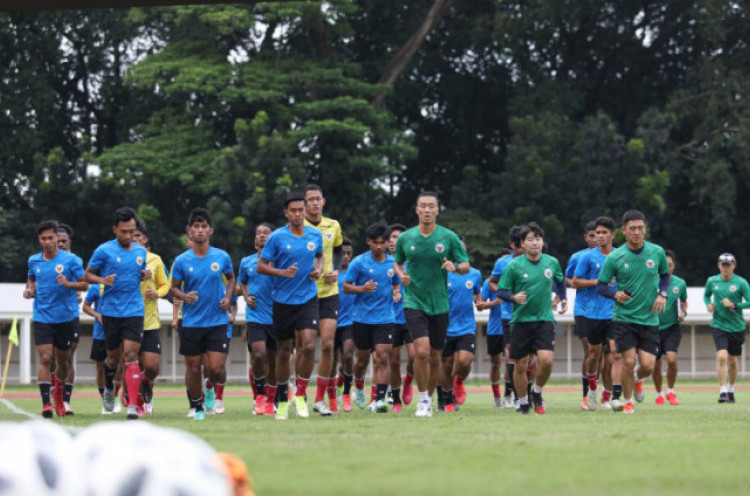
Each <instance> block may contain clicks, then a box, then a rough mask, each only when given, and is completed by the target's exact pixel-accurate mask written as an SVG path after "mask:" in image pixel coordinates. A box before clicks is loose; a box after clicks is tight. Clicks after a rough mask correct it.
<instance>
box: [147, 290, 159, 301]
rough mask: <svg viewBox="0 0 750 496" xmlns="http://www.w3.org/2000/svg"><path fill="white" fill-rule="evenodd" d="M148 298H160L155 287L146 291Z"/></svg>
mask: <svg viewBox="0 0 750 496" xmlns="http://www.w3.org/2000/svg"><path fill="white" fill-rule="evenodd" d="M144 295H145V296H146V299H147V300H152V301H153V300H158V299H159V293H157V292H156V290H154V288H148V289H147V290H146V292H145V293H144Z"/></svg>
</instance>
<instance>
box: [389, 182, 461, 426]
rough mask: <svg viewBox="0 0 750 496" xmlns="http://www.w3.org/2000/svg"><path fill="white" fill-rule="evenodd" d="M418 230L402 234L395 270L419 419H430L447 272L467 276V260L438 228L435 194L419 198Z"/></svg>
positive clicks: (445, 320)
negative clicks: (401, 290)
mask: <svg viewBox="0 0 750 496" xmlns="http://www.w3.org/2000/svg"><path fill="white" fill-rule="evenodd" d="M415 210H416V213H417V217H418V218H419V224H418V225H417V226H416V227H412V228H411V229H408V230H407V231H406V232H403V233H401V236H399V237H398V241H397V242H396V254H395V255H394V261H395V262H396V263H395V265H394V268H395V269H396V275H397V276H398V277H399V279H400V280H401V282H402V283H403V285H404V315H405V316H406V323H407V326H408V328H409V332H411V336H412V338H413V339H414V348H415V352H416V355H415V357H414V375H415V376H416V379H417V388H418V389H419V403H418V404H417V411H416V414H415V415H416V416H417V417H432V393H433V392H434V391H435V386H436V385H437V381H438V377H439V374H440V369H441V367H440V359H441V354H442V350H443V348H444V347H445V337H446V333H447V331H448V310H449V306H448V272H458V273H459V274H466V273H467V272H469V268H470V266H469V256H468V255H467V254H466V250H465V249H464V247H463V245H461V240H459V239H458V236H457V235H456V233H454V232H453V231H451V230H449V229H446V228H444V227H442V226H439V225H438V224H437V217H438V214H439V213H440V201H439V199H438V196H437V193H434V192H430V191H424V192H422V193H420V194H419V196H418V197H417V205H416V209H415Z"/></svg>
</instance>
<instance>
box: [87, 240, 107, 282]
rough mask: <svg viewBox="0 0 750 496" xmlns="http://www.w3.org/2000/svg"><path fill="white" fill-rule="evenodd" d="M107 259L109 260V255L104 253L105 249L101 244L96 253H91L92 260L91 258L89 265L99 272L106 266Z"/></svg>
mask: <svg viewBox="0 0 750 496" xmlns="http://www.w3.org/2000/svg"><path fill="white" fill-rule="evenodd" d="M106 261H107V256H106V254H105V253H104V249H103V248H102V247H101V246H99V247H98V248H97V249H96V250H94V254H93V255H91V260H89V267H91V268H92V269H94V270H95V271H97V272H99V271H100V270H102V268H103V267H104V264H105V263H106ZM100 275H102V274H100Z"/></svg>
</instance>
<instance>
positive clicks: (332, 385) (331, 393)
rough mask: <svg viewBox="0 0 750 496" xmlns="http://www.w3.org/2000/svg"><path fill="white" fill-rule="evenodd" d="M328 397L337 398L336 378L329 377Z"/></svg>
mask: <svg viewBox="0 0 750 496" xmlns="http://www.w3.org/2000/svg"><path fill="white" fill-rule="evenodd" d="M328 397H329V398H331V399H335V398H336V378H335V377H331V378H330V379H328Z"/></svg>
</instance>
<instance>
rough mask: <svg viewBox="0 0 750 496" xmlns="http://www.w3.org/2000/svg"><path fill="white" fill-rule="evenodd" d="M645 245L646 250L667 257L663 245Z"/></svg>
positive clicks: (650, 243) (647, 243)
mask: <svg viewBox="0 0 750 496" xmlns="http://www.w3.org/2000/svg"><path fill="white" fill-rule="evenodd" d="M643 245H644V248H646V249H647V250H648V251H649V252H651V253H656V254H662V255H664V256H666V253H665V251H664V248H662V247H661V245H657V244H656V243H652V242H651V241H644V242H643ZM644 251H646V250H644Z"/></svg>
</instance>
